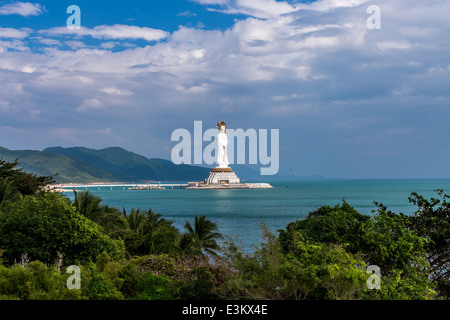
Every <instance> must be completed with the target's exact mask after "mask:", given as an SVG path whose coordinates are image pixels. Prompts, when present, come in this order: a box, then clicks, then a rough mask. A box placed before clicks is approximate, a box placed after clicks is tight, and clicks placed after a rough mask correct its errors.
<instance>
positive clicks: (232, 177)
mask: <svg viewBox="0 0 450 320" xmlns="http://www.w3.org/2000/svg"><path fill="white" fill-rule="evenodd" d="M239 183H241V179H239V178H238V176H237V175H236V173H234V172H233V170H232V169H231V168H212V169H211V172H210V173H209V176H208V178H206V179H205V184H239Z"/></svg>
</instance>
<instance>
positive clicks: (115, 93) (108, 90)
mask: <svg viewBox="0 0 450 320" xmlns="http://www.w3.org/2000/svg"><path fill="white" fill-rule="evenodd" d="M101 91H103V92H105V93H107V94H110V95H113V96H131V95H133V93H132V92H131V91H128V90H123V89H117V88H103V89H101Z"/></svg>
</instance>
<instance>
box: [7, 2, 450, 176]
mask: <svg viewBox="0 0 450 320" xmlns="http://www.w3.org/2000/svg"><path fill="white" fill-rule="evenodd" d="M72 4H76V5H78V6H79V8H80V9H81V21H80V22H81V28H79V29H69V28H67V19H68V18H69V17H70V16H71V14H68V13H67V8H68V6H69V5H72ZM371 5H377V6H378V7H379V8H380V10H381V11H380V12H381V15H380V17H381V22H380V23H381V25H380V26H381V29H370V28H368V26H367V20H368V19H369V18H370V17H371V14H370V13H368V12H367V9H368V7H369V6H371ZM449 14H450V1H448V0H428V1H423V0H422V1H418V0H395V1H393V0H369V1H366V0H317V1H298V0H286V1H275V0H170V1H167V0H152V1H137V0H128V1H126V2H124V1H103V0H96V1H85V0H77V1H62V0H54V1H40V2H35V1H33V2H18V1H0V146H3V147H6V148H8V149H13V150H19V149H33V150H42V149H44V148H46V147H49V146H63V147H71V146H85V147H90V148H97V149H99V148H105V147H110V146H120V147H123V148H125V149H127V150H130V151H133V152H136V153H139V154H142V155H145V156H147V157H149V158H153V157H158V158H164V159H170V153H171V150H172V148H173V147H174V145H175V144H176V143H175V142H172V141H171V133H172V132H173V131H174V130H175V129H177V128H186V129H188V130H191V131H192V130H193V124H194V121H200V120H201V121H203V125H204V127H205V129H206V128H212V127H214V126H215V124H216V123H217V121H225V122H226V123H227V124H228V126H229V127H230V128H242V129H244V130H246V129H249V128H254V129H279V130H280V173H282V174H296V175H301V176H308V175H314V174H322V175H325V176H328V177H336V178H413V177H417V178H428V177H430V178H434V177H436V178H449V177H450V166H449V165H448V164H449V160H450V125H449V122H450V37H449V32H450V19H449ZM369 20H370V19H369Z"/></svg>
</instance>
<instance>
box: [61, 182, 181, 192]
mask: <svg viewBox="0 0 450 320" xmlns="http://www.w3.org/2000/svg"><path fill="white" fill-rule="evenodd" d="M187 186H188V184H187V183H105V184H101V183H98V184H59V185H54V186H53V187H54V188H55V189H56V191H59V192H71V191H73V190H74V189H75V190H76V191H82V190H88V189H93V188H96V189H97V190H104V189H110V190H112V189H113V188H115V189H117V188H121V189H123V190H163V189H166V188H172V189H174V188H180V189H184V188H186V187H187Z"/></svg>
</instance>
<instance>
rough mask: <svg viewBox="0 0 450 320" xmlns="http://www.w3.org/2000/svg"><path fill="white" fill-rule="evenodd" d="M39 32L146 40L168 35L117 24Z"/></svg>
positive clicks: (156, 30)
mask: <svg viewBox="0 0 450 320" xmlns="http://www.w3.org/2000/svg"><path fill="white" fill-rule="evenodd" d="M40 33H43V34H47V35H77V36H91V37H93V38H96V39H144V40H147V41H157V40H162V39H164V38H167V37H168V36H169V33H168V32H166V31H163V30H158V29H152V28H146V27H137V26H129V25H119V24H116V25H113V26H107V25H101V26H97V27H95V28H93V29H89V28H85V27H81V28H80V29H69V28H67V27H56V28H52V29H49V30H41V31H40Z"/></svg>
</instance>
